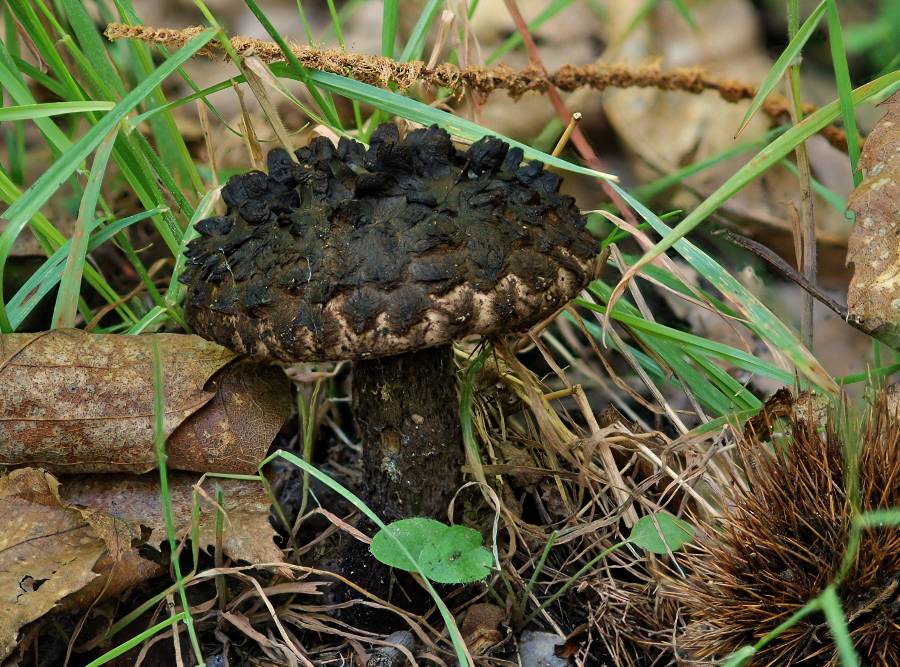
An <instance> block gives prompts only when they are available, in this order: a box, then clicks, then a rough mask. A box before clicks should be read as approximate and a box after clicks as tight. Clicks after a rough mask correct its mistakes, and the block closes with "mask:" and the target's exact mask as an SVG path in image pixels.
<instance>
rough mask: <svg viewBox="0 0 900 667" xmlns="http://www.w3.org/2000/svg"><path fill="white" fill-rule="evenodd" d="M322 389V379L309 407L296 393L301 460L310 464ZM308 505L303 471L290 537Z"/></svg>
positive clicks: (306, 480)
mask: <svg viewBox="0 0 900 667" xmlns="http://www.w3.org/2000/svg"><path fill="white" fill-rule="evenodd" d="M321 388H322V379H321V378H320V379H318V380H316V384H315V386H314V387H313V390H312V392H311V394H310V397H309V405H307V404H306V402H305V401H304V400H303V396H302V395H301V394H300V392H299V391H298V392H297V412H298V414H299V415H300V419H301V421H302V423H301V424H300V433H301V435H302V437H303V460H304V461H306V462H307V463H310V464H311V463H312V450H313V443H314V438H313V436H314V435H315V432H314V430H313V429H314V428H315V409H316V399H317V398H318V397H319V390H320V389H321ZM308 504H309V472H307V471H306V470H304V471H303V495H302V496H301V498H300V509H299V510H297V518H296V519H294V526H293V528H291V535H293V536H294V537H296V536H297V531H298V530H300V524H301V523H302V521H303V516H304V515H305V514H306V507H307V505H308Z"/></svg>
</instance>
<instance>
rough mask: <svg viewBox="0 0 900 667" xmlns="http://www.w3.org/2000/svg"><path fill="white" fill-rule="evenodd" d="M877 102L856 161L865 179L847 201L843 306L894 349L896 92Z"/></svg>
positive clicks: (899, 322) (899, 255) (899, 151)
mask: <svg viewBox="0 0 900 667" xmlns="http://www.w3.org/2000/svg"><path fill="white" fill-rule="evenodd" d="M882 104H883V105H884V106H885V107H887V113H886V114H885V115H884V118H882V119H881V121H880V122H879V123H878V124H877V125H876V126H875V128H874V129H873V130H872V133H871V134H870V135H869V138H868V139H867V140H866V144H865V146H864V147H863V151H862V155H861V156H860V160H859V166H860V169H861V170H862V172H863V175H864V177H865V178H863V181H862V183H860V184H859V187H857V188H856V190H854V191H853V194H852V195H850V200H849V208H850V209H851V210H852V211H853V212H854V213H856V223H855V225H854V227H853V231H852V232H851V234H850V241H849V244H848V247H847V263H848V264H850V263H852V264H853V279H852V280H851V281H850V290H849V294H848V296H847V301H848V303H847V305H848V308H849V310H850V314H851V316H854V317H858V318H859V319H860V320H861V321H862V322H863V323H865V324H866V325H867V326H868V327H869V328H870V329H871V330H873V331H874V332H875V335H876V336H877V337H878V339H879V340H882V341H883V342H885V343H888V344H889V345H892V346H893V347H895V348H898V349H900V347H898V346H900V205H898V202H900V93H894V94H893V95H892V96H891V97H890V98H888V99H887V100H885V101H884V102H883V103H882Z"/></svg>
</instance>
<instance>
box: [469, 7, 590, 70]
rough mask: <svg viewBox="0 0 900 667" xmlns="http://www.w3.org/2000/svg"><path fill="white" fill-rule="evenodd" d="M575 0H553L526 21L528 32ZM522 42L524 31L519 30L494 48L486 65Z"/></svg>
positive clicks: (492, 62)
mask: <svg viewBox="0 0 900 667" xmlns="http://www.w3.org/2000/svg"><path fill="white" fill-rule="evenodd" d="M572 2H573V0H553V2H551V3H550V4H549V5H547V6H546V7H545V8H544V9H543V10H542V11H541V13H540V14H538V15H537V16H536V17H534V18H533V19H531V20H530V21H528V22H526V24H525V25H526V26H528V32H534V31H535V30H537V29H538V28H540V27H541V26H542V25H544V24H545V23H546V22H547V21H549V20H550V19H552V18H553V17H554V16H556V15H557V14H559V13H560V12H561V11H562V10H563V9H565V8H566V7H568V6H569V5H571V4H572ZM521 44H522V33H520V32H519V31H518V30H517V31H516V32H515V33H514V34H512V35H510V36H509V37H507V38H506V39H505V40H504V41H503V43H502V44H501V45H500V46H498V47H497V48H496V49H494V50H493V51H492V52H491V53H490V55H489V56H488V57H487V58H486V59H485V61H484V64H485V65H493V64H494V63H495V62H497V61H498V60H500V58H502V57H503V56H505V55H506V54H507V53H509V52H510V51H513V50H515V49H517V48H519V46H520V45H521Z"/></svg>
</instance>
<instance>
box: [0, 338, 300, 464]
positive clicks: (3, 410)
mask: <svg viewBox="0 0 900 667" xmlns="http://www.w3.org/2000/svg"><path fill="white" fill-rule="evenodd" d="M153 339H155V340H156V341H157V342H158V344H159V347H160V356H161V360H162V365H163V376H164V383H165V406H166V414H165V432H166V435H167V436H171V437H170V439H169V440H170V441H169V460H168V465H169V466H170V467H171V468H175V469H188V470H199V471H210V472H239V473H252V472H254V471H255V470H256V466H257V464H258V463H259V461H260V460H261V459H262V458H263V456H265V452H266V450H267V449H268V446H269V444H271V442H272V439H273V438H274V437H275V434H276V433H277V432H278V429H279V428H280V427H281V425H282V424H283V423H284V420H285V419H286V418H287V416H288V414H289V413H290V395H289V391H288V382H287V379H286V378H285V377H284V374H283V373H282V372H281V371H280V370H278V369H274V368H267V367H261V366H260V365H259V364H256V363H254V362H250V361H241V362H238V363H231V362H232V361H233V359H234V357H235V355H234V354H233V353H232V352H230V351H228V350H226V349H225V348H223V347H220V346H218V345H215V344H214V343H210V342H208V341H205V340H203V339H202V338H199V337H197V336H185V335H179V334H155V335H153V336H115V335H92V334H88V333H85V332H83V331H79V330H75V329H70V330H57V331H51V332H46V333H40V334H10V335H7V336H2V337H0V465H33V466H41V467H43V468H45V469H47V470H50V471H53V472H64V473H65V472H72V471H73V470H77V471H78V472H115V471H128V472H136V473H140V472H147V471H149V470H152V469H154V468H155V467H156V457H155V453H154V448H153V420H154V391H153V365H152V353H151V343H152V340H153Z"/></svg>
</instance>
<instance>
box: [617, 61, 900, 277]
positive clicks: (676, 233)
mask: <svg viewBox="0 0 900 667" xmlns="http://www.w3.org/2000/svg"><path fill="white" fill-rule="evenodd" d="M898 82H900V71H897V72H891V73H890V74H886V75H884V76H882V77H879V78H878V79H875V80H874V81H870V82H869V83H867V84H865V85H863V86H860V87H859V88H857V89H856V90H855V91H854V92H853V96H852V99H853V103H854V104H860V103H862V102H863V101H865V100H867V99H869V98H871V97H873V96H875V95H877V94H878V93H880V92H882V91H884V90H885V89H887V88H889V87H891V86H893V85H894V84H895V83H898ZM839 110H840V105H839V102H838V101H837V100H835V101H834V102H831V103H830V104H827V105H825V106H824V107H822V108H820V109H819V110H817V111H816V112H814V113H812V114H810V115H809V116H807V117H806V118H805V119H803V121H801V122H800V123H798V124H797V125H794V126H793V127H792V128H791V129H789V130H788V131H787V132H785V133H784V134H782V135H781V136H780V137H778V138H777V139H775V141H773V142H772V143H771V144H769V145H768V146H766V147H765V148H764V149H763V150H761V151H760V152H759V153H758V154H757V155H756V156H755V157H754V158H753V159H751V160H750V161H749V162H748V163H747V164H745V165H744V166H743V167H741V168H740V169H739V170H738V171H737V172H735V173H734V174H733V175H732V176H731V177H730V178H729V179H728V180H727V181H725V183H723V184H722V185H721V186H719V188H718V189H717V190H716V191H715V192H713V193H712V194H711V195H710V196H709V197H707V198H706V199H704V200H703V201H702V202H701V203H700V205H699V206H697V208H695V209H694V210H693V211H691V212H690V213H689V214H688V215H687V216H686V217H685V219H684V220H682V221H681V222H680V223H679V224H678V225H677V226H676V227H675V228H674V229H672V230H671V231H670V232H669V233H665V232H661V231H660V230H659V229H657V231H658V232H660V233H661V234H664V238H663V239H662V240H661V241H659V242H658V243H657V244H656V245H655V246H653V248H652V249H650V250H648V251H647V252H646V253H645V254H644V256H643V257H642V258H641V259H640V261H639V262H638V263H637V264H635V265H634V266H633V267H632V268H631V270H630V272H629V273H630V274H631V275H634V274H635V273H637V271H638V270H639V269H641V268H642V267H643V266H645V265H647V264H649V263H650V262H652V261H653V260H654V259H656V258H657V257H659V256H660V255H661V254H662V253H664V252H665V251H666V250H668V249H669V248H671V247H672V246H673V245H675V244H676V243H677V242H678V241H679V240H680V239H682V238H684V236H685V235H687V234H688V233H689V232H691V231H692V230H693V229H694V228H695V227H697V226H698V225H699V224H700V223H701V222H703V221H704V220H706V218H708V217H709V216H710V215H711V214H712V213H713V212H714V211H715V210H716V209H718V208H719V207H720V206H721V205H722V204H724V203H725V202H726V201H727V200H728V199H730V198H731V197H732V196H733V195H735V194H737V193H738V192H739V191H740V190H741V189H743V188H744V187H745V186H746V185H747V184H748V183H750V182H751V181H753V180H754V179H756V178H757V177H759V176H760V174H762V173H763V172H765V171H766V170H767V169H769V168H770V167H771V166H772V165H774V164H776V163H777V162H779V161H780V160H782V159H783V158H784V157H786V156H787V155H788V154H790V152H791V151H793V150H794V149H795V148H796V146H797V145H798V144H799V143H800V142H802V141H805V140H806V139H808V138H809V137H811V136H812V135H813V134H815V133H816V132H818V131H819V130H821V129H822V128H824V127H825V126H826V125H828V124H829V123H831V122H833V121H834V120H835V119H836V118H837V117H838V114H839ZM617 190H619V191H620V193H621V192H623V191H622V190H621V188H617ZM632 199H633V198H632ZM629 203H630V202H629ZM651 215H652V214H651ZM654 217H655V216H654ZM648 222H650V221H649V220H648ZM628 277H631V276H628Z"/></svg>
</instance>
